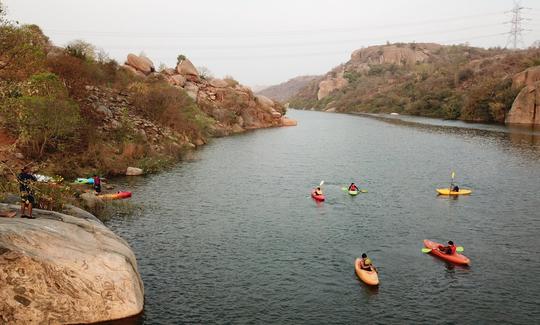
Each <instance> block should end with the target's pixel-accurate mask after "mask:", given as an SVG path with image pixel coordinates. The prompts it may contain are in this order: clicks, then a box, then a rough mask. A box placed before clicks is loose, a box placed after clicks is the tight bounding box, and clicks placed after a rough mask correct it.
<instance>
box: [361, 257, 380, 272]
mask: <svg viewBox="0 0 540 325" xmlns="http://www.w3.org/2000/svg"><path fill="white" fill-rule="evenodd" d="M360 268H361V269H362V270H365V271H375V272H377V269H376V268H375V266H373V264H372V263H371V259H369V258H368V257H367V254H366V253H363V254H362V258H361V259H360Z"/></svg>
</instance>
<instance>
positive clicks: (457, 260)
mask: <svg viewBox="0 0 540 325" xmlns="http://www.w3.org/2000/svg"><path fill="white" fill-rule="evenodd" d="M439 245H442V244H439V243H437V242H434V241H431V240H427V239H424V246H425V247H426V248H430V249H431V252H430V254H433V255H435V256H437V257H439V258H441V259H443V260H445V261H448V262H452V263H454V264H462V265H469V264H471V260H469V258H468V257H467V256H465V255H461V254H459V253H455V254H452V255H449V254H445V253H443V252H441V251H440V250H439Z"/></svg>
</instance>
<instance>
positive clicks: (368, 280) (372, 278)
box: [354, 258, 379, 286]
mask: <svg viewBox="0 0 540 325" xmlns="http://www.w3.org/2000/svg"><path fill="white" fill-rule="evenodd" d="M361 260H362V259H360V258H357V259H356V260H355V261H354V270H355V271H356V275H357V276H358V278H359V279H360V280H362V282H364V283H365V284H367V285H370V286H376V285H379V275H378V274H377V272H376V271H366V270H363V269H362V268H361V267H360V261H361Z"/></svg>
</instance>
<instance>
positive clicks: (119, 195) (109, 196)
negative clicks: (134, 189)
mask: <svg viewBox="0 0 540 325" xmlns="http://www.w3.org/2000/svg"><path fill="white" fill-rule="evenodd" d="M97 197H99V198H101V199H102V200H120V199H127V198H129V197H131V192H118V193H112V194H101V195H98V196H97Z"/></svg>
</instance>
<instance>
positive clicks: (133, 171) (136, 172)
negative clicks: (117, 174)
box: [126, 167, 144, 176]
mask: <svg viewBox="0 0 540 325" xmlns="http://www.w3.org/2000/svg"><path fill="white" fill-rule="evenodd" d="M143 173H144V171H143V170H142V169H140V168H137V167H128V168H127V169H126V176H140V175H142V174H143Z"/></svg>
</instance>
